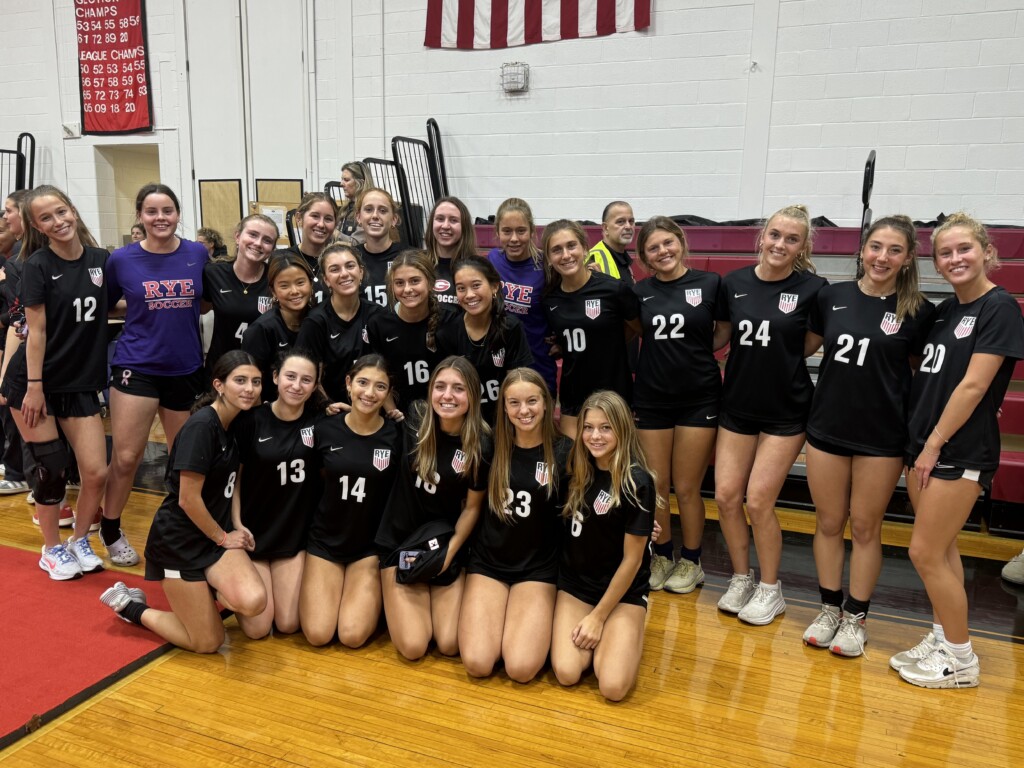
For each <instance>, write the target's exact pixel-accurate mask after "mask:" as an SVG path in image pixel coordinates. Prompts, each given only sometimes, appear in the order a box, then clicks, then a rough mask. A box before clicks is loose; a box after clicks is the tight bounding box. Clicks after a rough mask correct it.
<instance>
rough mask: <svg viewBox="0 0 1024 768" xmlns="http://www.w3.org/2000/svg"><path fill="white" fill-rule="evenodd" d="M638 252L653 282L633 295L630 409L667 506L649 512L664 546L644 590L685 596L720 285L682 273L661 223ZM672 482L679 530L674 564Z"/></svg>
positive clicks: (705, 446) (698, 531) (695, 532)
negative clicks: (635, 337)
mask: <svg viewBox="0 0 1024 768" xmlns="http://www.w3.org/2000/svg"><path fill="white" fill-rule="evenodd" d="M637 254H638V255H639V257H640V260H641V261H642V262H643V264H644V266H646V267H647V268H648V269H649V270H650V271H651V272H653V273H654V274H653V276H652V277H648V278H646V279H644V280H642V281H640V282H639V283H637V285H636V286H635V287H634V288H633V291H634V293H635V294H636V296H637V299H638V300H639V302H640V325H641V326H642V328H643V344H642V345H641V347H640V359H639V361H638V365H637V376H636V384H635V386H634V390H633V411H634V413H635V414H636V428H637V434H638V435H639V437H640V444H641V445H642V446H643V447H644V453H646V454H647V460H648V461H649V462H650V466H651V469H653V470H654V472H655V474H656V475H657V477H658V498H659V499H661V500H663V501H664V504H659V506H658V509H657V511H656V513H655V515H656V517H657V519H658V523H659V524H660V525H661V529H662V541H660V542H656V543H655V545H654V557H653V559H652V560H651V589H654V590H658V589H662V588H664V589H666V590H668V591H670V592H677V593H680V594H686V593H688V592H692V591H693V590H694V589H696V588H697V586H699V585H700V584H702V583H703V582H704V570H703V569H702V568H701V565H700V556H701V540H702V538H703V535H704V500H703V499H702V498H701V495H700V487H701V483H702V482H703V480H704V474H705V472H707V468H708V462H709V461H710V459H711V451H712V450H713V449H714V447H715V434H716V431H717V428H718V405H719V399H720V397H721V393H722V378H721V374H720V372H719V368H718V361H716V360H715V341H714V332H715V316H716V314H717V306H718V301H719V287H720V285H721V279H720V278H719V277H718V275H716V274H714V273H711V272H703V271H701V270H699V269H693V268H691V267H690V266H688V265H687V263H686V261H687V244H686V235H685V234H684V233H683V231H682V230H681V229H680V228H679V226H678V225H677V224H676V223H675V222H674V221H672V219H670V218H668V217H666V216H655V217H654V218H652V219H650V220H649V221H647V222H646V223H645V224H644V225H643V226H642V227H641V228H640V234H639V237H638V238H637ZM670 482H671V485H672V486H673V487H674V488H675V491H676V498H677V500H678V502H679V520H680V523H681V526H682V531H683V542H682V544H683V546H682V548H681V549H680V550H679V560H678V561H676V562H673V552H672V526H671V525H670V524H669V523H670V519H669V508H668V498H669V484H670Z"/></svg>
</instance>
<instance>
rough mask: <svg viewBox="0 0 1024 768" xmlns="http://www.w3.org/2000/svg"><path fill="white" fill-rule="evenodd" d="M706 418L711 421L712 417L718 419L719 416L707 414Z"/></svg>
mask: <svg viewBox="0 0 1024 768" xmlns="http://www.w3.org/2000/svg"><path fill="white" fill-rule="evenodd" d="M704 418H705V419H707V420H708V421H711V420H712V419H717V418H718V416H717V415H715V416H705V417H704Z"/></svg>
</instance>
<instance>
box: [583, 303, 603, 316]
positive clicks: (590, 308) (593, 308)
mask: <svg viewBox="0 0 1024 768" xmlns="http://www.w3.org/2000/svg"><path fill="white" fill-rule="evenodd" d="M586 312H587V317H589V318H590V319H591V320H596V319H597V317H598V316H599V315H600V314H601V300H600V299H587V303H586Z"/></svg>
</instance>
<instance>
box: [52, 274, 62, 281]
mask: <svg viewBox="0 0 1024 768" xmlns="http://www.w3.org/2000/svg"><path fill="white" fill-rule="evenodd" d="M62 277H64V275H50V278H51V279H53V280H60V279H61V278H62Z"/></svg>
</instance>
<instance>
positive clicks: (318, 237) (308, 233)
mask: <svg viewBox="0 0 1024 768" xmlns="http://www.w3.org/2000/svg"><path fill="white" fill-rule="evenodd" d="M295 218H296V221H297V223H298V225H299V232H300V239H299V244H298V245H297V246H293V247H291V248H286V249H284V250H280V251H275V252H274V255H275V256H276V255H279V254H288V253H290V254H293V255H295V256H299V257H301V258H302V259H303V261H305V262H306V266H307V267H308V268H309V274H310V275H312V278H311V281H312V284H313V285H312V293H311V298H310V302H311V304H312V305H313V306H316V305H317V304H320V303H321V302H322V301H324V299H326V298H327V292H326V290H325V288H324V286H323V285H322V284H321V283H320V278H319V275H320V255H321V254H322V253H323V252H324V248H326V247H327V246H328V244H329V243H330V242H331V240H332V239H333V238H334V230H335V229H336V228H337V226H338V206H337V205H336V204H335V202H334V198H332V197H331V196H330V195H328V194H326V193H325V192H307V193H306V194H305V195H303V196H302V202H301V203H300V204H299V207H298V208H296V209H295Z"/></svg>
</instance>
